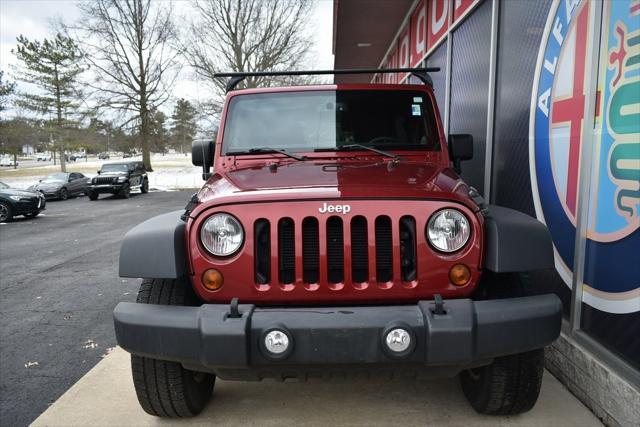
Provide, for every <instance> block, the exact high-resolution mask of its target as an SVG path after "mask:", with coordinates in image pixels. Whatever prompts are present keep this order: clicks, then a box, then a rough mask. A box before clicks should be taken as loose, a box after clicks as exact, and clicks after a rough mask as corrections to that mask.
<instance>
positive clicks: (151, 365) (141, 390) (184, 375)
mask: <svg viewBox="0 0 640 427" xmlns="http://www.w3.org/2000/svg"><path fill="white" fill-rule="evenodd" d="M196 301H197V299H196V298H195V296H194V295H193V291H192V289H191V285H190V284H189V283H188V282H185V281H181V280H164V279H145V280H143V281H142V284H141V285H140V291H139V292H138V298H137V300H136V302H138V303H140V304H160V305H179V306H184V305H195V304H196ZM131 370H132V373H133V384H134V386H135V389H136V395H137V396H138V402H140V406H142V409H144V410H145V412H147V413H148V414H151V415H155V416H158V417H167V418H177V417H192V416H194V415H197V414H199V413H200V412H201V411H202V409H204V407H205V406H206V405H207V403H208V402H209V400H210V399H211V394H212V393H213V386H214V383H215V379H216V377H215V375H213V374H208V373H202V372H195V371H190V370H188V369H185V368H183V367H182V365H181V364H179V363H176V362H167V361H164V360H157V359H152V358H149V357H142V356H135V355H132V356H131Z"/></svg>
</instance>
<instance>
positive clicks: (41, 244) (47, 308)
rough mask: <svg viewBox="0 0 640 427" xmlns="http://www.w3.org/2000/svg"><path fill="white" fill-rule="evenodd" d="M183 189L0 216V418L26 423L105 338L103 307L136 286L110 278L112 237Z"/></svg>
mask: <svg viewBox="0 0 640 427" xmlns="http://www.w3.org/2000/svg"><path fill="white" fill-rule="evenodd" d="M192 193H193V191H175V192H156V193H154V192H151V193H147V194H133V193H132V196H131V198H130V199H127V200H123V199H118V198H116V197H111V196H104V195H103V196H101V198H100V199H99V200H98V201H95V202H90V201H89V200H88V199H87V198H86V197H79V198H76V199H71V200H68V201H65V202H58V201H49V202H48V203H47V209H46V210H45V211H44V212H43V213H42V214H41V215H40V216H39V217H37V218H34V219H25V218H22V217H17V218H16V220H15V221H14V222H12V223H9V224H0V295H1V297H0V424H1V425H6V426H23V425H27V424H29V423H30V422H31V421H33V420H34V419H35V418H36V417H37V416H38V415H39V414H41V413H42V412H43V411H45V410H46V409H47V408H48V407H49V405H51V403H53V402H54V401H55V400H56V399H57V398H58V397H60V396H61V395H62V394H63V393H64V392H65V391H66V390H67V389H68V388H69V387H71V386H72V385H73V384H74V383H75V382H76V381H78V380H79V379H80V378H81V377H82V376H83V375H84V374H86V373H87V372H88V371H89V370H90V369H91V368H92V367H93V366H94V365H96V363H98V362H99V361H100V360H102V357H103V355H104V354H106V353H107V350H108V349H109V348H111V347H114V346H115V344H116V342H115V336H114V332H113V322H112V311H113V308H114V307H115V305H116V304H117V303H118V302H120V301H134V300H135V296H136V292H137V289H138V281H137V280H133V279H120V278H119V277H118V254H119V248H120V242H121V240H122V237H123V236H124V234H125V233H126V232H127V231H128V230H129V229H130V228H131V227H133V226H134V225H136V224H138V223H140V222H142V221H144V220H145V219H147V218H150V217H152V216H155V215H158V214H162V213H165V212H170V211H173V210H177V209H182V208H183V207H184V206H185V205H186V203H187V201H188V199H189V197H190V196H191V194H192ZM97 386H99V385H97Z"/></svg>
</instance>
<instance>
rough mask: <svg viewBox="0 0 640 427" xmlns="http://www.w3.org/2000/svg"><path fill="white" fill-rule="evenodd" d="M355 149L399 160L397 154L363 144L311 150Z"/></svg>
mask: <svg viewBox="0 0 640 427" xmlns="http://www.w3.org/2000/svg"><path fill="white" fill-rule="evenodd" d="M356 149H362V150H368V151H373V152H374V153H377V154H380V155H382V156H385V157H391V158H392V159H393V160H401V158H400V157H399V156H396V155H395V154H392V153H389V152H388V151H383V150H378V149H377V148H373V147H369V146H367V145H364V144H348V145H340V146H338V147H333V148H316V149H315V150H313V151H316V152H321V151H347V150H356Z"/></svg>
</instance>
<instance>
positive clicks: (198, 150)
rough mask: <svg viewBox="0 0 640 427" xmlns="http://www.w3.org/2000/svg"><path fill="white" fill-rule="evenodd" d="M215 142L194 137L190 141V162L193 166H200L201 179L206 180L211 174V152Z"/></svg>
mask: <svg viewBox="0 0 640 427" xmlns="http://www.w3.org/2000/svg"><path fill="white" fill-rule="evenodd" d="M214 150H215V143H214V142H213V140H212V139H196V140H195V141H193V142H192V143H191V163H193V165H194V166H202V179H204V180H207V179H209V177H210V176H211V172H209V171H210V170H211V166H212V165H213V153H214Z"/></svg>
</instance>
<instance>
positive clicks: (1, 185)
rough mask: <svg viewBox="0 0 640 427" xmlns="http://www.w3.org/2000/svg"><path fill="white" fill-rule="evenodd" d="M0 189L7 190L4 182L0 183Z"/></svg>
mask: <svg viewBox="0 0 640 427" xmlns="http://www.w3.org/2000/svg"><path fill="white" fill-rule="evenodd" d="M0 188H2V189H3V190H6V189H7V188H9V186H8V185H7V184H5V183H4V182H0Z"/></svg>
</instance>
